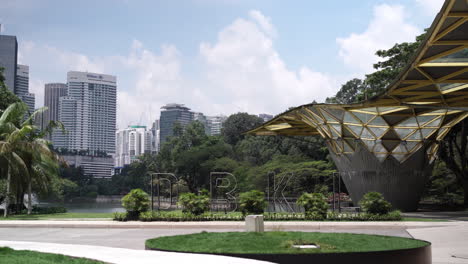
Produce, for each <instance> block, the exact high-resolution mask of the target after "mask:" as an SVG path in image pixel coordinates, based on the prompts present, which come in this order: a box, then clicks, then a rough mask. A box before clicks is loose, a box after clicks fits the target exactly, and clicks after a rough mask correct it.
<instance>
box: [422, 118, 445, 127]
mask: <svg viewBox="0 0 468 264" xmlns="http://www.w3.org/2000/svg"><path fill="white" fill-rule="evenodd" d="M441 122H442V118H437V119H436V120H434V121H431V122H429V123H427V124H426V125H425V126H426V127H439V126H440V123H441Z"/></svg>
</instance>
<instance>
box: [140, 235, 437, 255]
mask: <svg viewBox="0 0 468 264" xmlns="http://www.w3.org/2000/svg"><path fill="white" fill-rule="evenodd" d="M293 244H316V245H319V246H320V249H297V248H293V247H291V245H293ZM427 244H428V243H427V242H424V241H420V240H415V239H409V238H401V237H390V236H378V235H363V234H348V233H311V232H264V233H254V232H227V233H207V232H202V233H198V234H190V235H178V236H168V237H159V238H153V239H149V240H146V246H147V247H149V248H155V249H164V250H172V251H187V252H197V253H202V252H204V253H238V254H239V253H240V254H245V253H264V254H279V253H283V254H298V253H332V252H363V251H379V250H392V249H405V248H415V247H422V246H425V245H427Z"/></svg>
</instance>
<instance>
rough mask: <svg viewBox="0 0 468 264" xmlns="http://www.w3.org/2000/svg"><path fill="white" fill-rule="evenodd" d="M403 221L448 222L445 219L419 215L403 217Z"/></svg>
mask: <svg viewBox="0 0 468 264" xmlns="http://www.w3.org/2000/svg"><path fill="white" fill-rule="evenodd" d="M403 221H407V222H448V221H449V220H446V219H434V218H419V217H403Z"/></svg>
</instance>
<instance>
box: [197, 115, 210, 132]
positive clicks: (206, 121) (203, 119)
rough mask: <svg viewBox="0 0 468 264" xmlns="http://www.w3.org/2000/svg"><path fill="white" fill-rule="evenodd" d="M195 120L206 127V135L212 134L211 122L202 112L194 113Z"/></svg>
mask: <svg viewBox="0 0 468 264" xmlns="http://www.w3.org/2000/svg"><path fill="white" fill-rule="evenodd" d="M193 120H195V121H198V122H200V123H202V125H203V127H205V134H207V135H210V134H211V122H210V120H209V119H208V118H207V117H206V116H205V115H204V114H203V113H200V112H195V113H193Z"/></svg>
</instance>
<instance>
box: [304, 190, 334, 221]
mask: <svg viewBox="0 0 468 264" xmlns="http://www.w3.org/2000/svg"><path fill="white" fill-rule="evenodd" d="M296 203H297V204H298V205H300V206H303V207H304V210H305V217H306V218H308V219H313V220H323V219H325V218H326V217H327V211H328V202H327V198H326V197H325V195H323V194H321V193H303V194H302V195H301V197H299V199H297V202H296Z"/></svg>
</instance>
